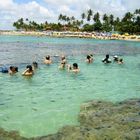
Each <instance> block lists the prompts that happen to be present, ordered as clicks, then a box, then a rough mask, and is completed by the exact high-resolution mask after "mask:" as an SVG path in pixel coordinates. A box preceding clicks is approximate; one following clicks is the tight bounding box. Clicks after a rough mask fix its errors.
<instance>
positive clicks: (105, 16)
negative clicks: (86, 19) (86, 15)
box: [103, 14, 108, 22]
mask: <svg viewBox="0 0 140 140" xmlns="http://www.w3.org/2000/svg"><path fill="white" fill-rule="evenodd" d="M103 21H104V22H108V16H107V14H104V15H103Z"/></svg>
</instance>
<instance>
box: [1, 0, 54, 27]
mask: <svg viewBox="0 0 140 140" xmlns="http://www.w3.org/2000/svg"><path fill="white" fill-rule="evenodd" d="M21 17H22V18H29V19H30V20H35V21H36V22H45V21H46V20H48V19H51V18H53V17H54V13H53V12H52V11H51V10H48V9H47V8H46V7H43V6H41V5H40V4H38V3H37V2H36V1H31V2H28V3H26V4H17V3H14V2H13V1H12V0H5V1H3V0H0V20H1V22H0V29H10V28H12V24H13V22H14V21H16V20H17V19H19V18H21Z"/></svg>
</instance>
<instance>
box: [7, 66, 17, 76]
mask: <svg viewBox="0 0 140 140" xmlns="http://www.w3.org/2000/svg"><path fill="white" fill-rule="evenodd" d="M17 72H18V67H14V66H10V67H9V70H8V73H9V74H10V75H13V74H15V73H17Z"/></svg>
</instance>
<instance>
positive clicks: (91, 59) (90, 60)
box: [86, 54, 93, 64]
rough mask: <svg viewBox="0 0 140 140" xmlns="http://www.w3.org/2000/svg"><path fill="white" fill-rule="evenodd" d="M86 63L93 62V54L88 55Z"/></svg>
mask: <svg viewBox="0 0 140 140" xmlns="http://www.w3.org/2000/svg"><path fill="white" fill-rule="evenodd" d="M86 62H87V63H89V64H90V63H92V62H93V55H92V54H90V55H87V58H86Z"/></svg>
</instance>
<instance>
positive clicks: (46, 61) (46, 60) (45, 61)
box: [44, 55, 52, 64]
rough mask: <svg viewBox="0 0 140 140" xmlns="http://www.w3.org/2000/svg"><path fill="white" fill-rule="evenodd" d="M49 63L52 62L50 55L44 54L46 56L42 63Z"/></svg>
mask: <svg viewBox="0 0 140 140" xmlns="http://www.w3.org/2000/svg"><path fill="white" fill-rule="evenodd" d="M51 63H52V60H51V57H50V55H48V56H46V58H45V60H44V64H51Z"/></svg>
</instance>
